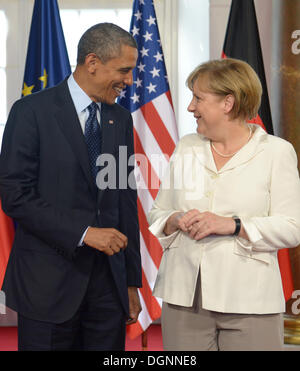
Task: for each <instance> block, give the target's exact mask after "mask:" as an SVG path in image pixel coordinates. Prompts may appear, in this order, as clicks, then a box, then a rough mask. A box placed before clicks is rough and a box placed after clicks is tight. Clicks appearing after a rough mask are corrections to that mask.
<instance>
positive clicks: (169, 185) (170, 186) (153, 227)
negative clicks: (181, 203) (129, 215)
mask: <svg viewBox="0 0 300 371" xmlns="http://www.w3.org/2000/svg"><path fill="white" fill-rule="evenodd" d="M179 151H180V142H179V143H178V144H177V146H176V149H175V151H174V153H173V155H172V157H171V158H170V161H169V164H168V167H167V170H166V173H165V175H164V178H163V180H162V182H161V185H160V188H159V191H158V194H157V197H156V198H155V201H154V203H153V206H152V208H151V210H150V212H149V213H148V215H147V218H148V222H149V230H150V232H151V233H152V234H153V235H154V236H155V237H157V239H158V240H159V242H160V244H161V247H162V248H163V250H165V249H167V248H169V247H170V246H171V245H172V243H173V242H174V241H175V239H176V238H177V237H178V235H179V232H180V231H179V230H178V231H175V232H174V233H172V234H171V235H169V236H166V235H165V234H164V232H163V230H164V228H165V225H166V222H167V220H168V219H169V217H170V216H171V215H172V214H174V213H175V212H179V211H181V210H176V209H174V208H173V207H172V206H173V204H174V203H173V197H174V165H175V163H174V162H175V159H176V158H177V156H178V154H179Z"/></svg>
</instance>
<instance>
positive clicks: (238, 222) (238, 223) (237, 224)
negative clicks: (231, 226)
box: [232, 215, 241, 236]
mask: <svg viewBox="0 0 300 371" xmlns="http://www.w3.org/2000/svg"><path fill="white" fill-rule="evenodd" d="M232 219H233V220H234V221H235V231H234V232H233V236H237V235H238V234H239V233H240V230H241V219H240V218H239V217H238V216H236V215H234V216H233V217H232Z"/></svg>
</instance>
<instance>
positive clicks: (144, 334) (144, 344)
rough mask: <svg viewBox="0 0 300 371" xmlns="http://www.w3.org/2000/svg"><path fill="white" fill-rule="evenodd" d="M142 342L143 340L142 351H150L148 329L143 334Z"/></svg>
mask: <svg viewBox="0 0 300 371" xmlns="http://www.w3.org/2000/svg"><path fill="white" fill-rule="evenodd" d="M141 340H142V350H143V351H147V350H148V329H146V330H145V331H144V332H143V333H142V335H141Z"/></svg>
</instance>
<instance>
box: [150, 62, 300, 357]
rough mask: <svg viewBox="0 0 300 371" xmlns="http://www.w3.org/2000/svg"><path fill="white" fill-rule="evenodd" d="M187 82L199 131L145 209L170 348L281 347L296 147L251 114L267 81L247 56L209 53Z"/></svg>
mask: <svg viewBox="0 0 300 371" xmlns="http://www.w3.org/2000/svg"><path fill="white" fill-rule="evenodd" d="M188 85H189V87H190V89H191V90H192V92H193V99H192V101H191V103H190V105H189V107H188V110H189V111H190V112H192V113H193V114H194V116H195V118H196V120H197V125H198V126H197V133H196V134H191V135H187V136H185V137H183V138H182V139H181V140H180V141H179V143H178V145H177V147H176V150H175V152H174V154H173V156H172V158H171V160H170V165H169V169H168V172H167V174H166V176H165V179H164V181H163V182H162V185H161V188H160V190H159V193H158V196H157V198H156V200H155V202H154V205H153V207H152V210H151V211H150V213H149V215H148V220H149V225H150V228H149V229H150V231H151V232H152V233H153V234H154V235H155V236H156V237H157V238H158V239H159V241H160V243H161V245H162V247H163V257H162V261H161V265H160V268H159V272H158V276H157V279H156V283H155V288H154V295H155V296H157V297H160V298H162V299H163V302H164V303H163V314H162V328H163V340H164V348H165V349H166V350H209V349H213V350H217V349H221V350H222V349H225V350H239V349H242V350H257V349H269V350H275V349H280V348H281V345H282V343H283V333H282V318H281V316H280V313H282V312H284V311H285V300H284V296H283V289H282V282H281V275H280V270H279V266H278V261H277V252H278V250H279V249H282V248H288V247H295V246H298V245H299V243H300V182H299V175H298V170H297V156H296V153H295V151H294V149H293V147H292V145H291V144H290V143H289V142H287V141H285V140H283V139H281V138H278V137H274V136H272V135H268V134H267V133H266V132H265V131H264V130H263V129H262V128H261V127H260V126H258V125H254V124H252V125H250V124H248V125H247V124H246V119H249V118H251V117H254V116H256V113H257V111H258V108H259V104H260V98H261V84H260V82H259V80H258V77H257V75H256V74H255V72H254V71H253V70H252V68H251V67H250V66H249V65H248V64H246V63H245V62H242V61H238V60H234V59H225V60H220V61H211V62H207V63H205V64H203V65H201V66H199V67H198V68H197V69H196V70H195V71H193V72H192V74H191V75H190V77H189V79H188ZM245 97H246V99H245Z"/></svg>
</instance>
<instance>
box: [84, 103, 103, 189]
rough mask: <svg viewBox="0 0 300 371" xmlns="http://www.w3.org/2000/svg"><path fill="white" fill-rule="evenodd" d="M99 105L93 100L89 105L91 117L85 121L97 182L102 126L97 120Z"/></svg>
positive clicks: (91, 161) (85, 132) (93, 171)
mask: <svg viewBox="0 0 300 371" xmlns="http://www.w3.org/2000/svg"><path fill="white" fill-rule="evenodd" d="M98 109H99V107H98V105H97V104H96V103H95V102H93V103H91V104H90V105H89V106H88V110H89V117H88V119H87V120H86V123H85V129H84V135H85V141H86V144H87V148H88V153H89V158H90V164H91V170H92V174H93V177H94V179H95V183H96V176H97V173H98V169H97V168H98V167H97V166H96V161H97V158H98V156H99V155H100V153H101V128H100V125H99V122H98V120H97V110H98Z"/></svg>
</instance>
